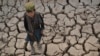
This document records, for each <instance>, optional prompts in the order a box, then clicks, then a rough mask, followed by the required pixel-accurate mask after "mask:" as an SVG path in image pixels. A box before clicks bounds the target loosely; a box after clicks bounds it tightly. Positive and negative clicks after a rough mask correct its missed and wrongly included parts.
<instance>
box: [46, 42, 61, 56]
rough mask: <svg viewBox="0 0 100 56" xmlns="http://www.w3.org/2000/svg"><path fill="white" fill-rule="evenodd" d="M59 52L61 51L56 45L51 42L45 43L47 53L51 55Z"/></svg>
mask: <svg viewBox="0 0 100 56" xmlns="http://www.w3.org/2000/svg"><path fill="white" fill-rule="evenodd" d="M60 52H61V51H60V49H59V47H58V45H56V44H53V43H51V44H48V45H47V52H46V53H47V54H48V55H51V56H53V55H57V54H58V53H60Z"/></svg>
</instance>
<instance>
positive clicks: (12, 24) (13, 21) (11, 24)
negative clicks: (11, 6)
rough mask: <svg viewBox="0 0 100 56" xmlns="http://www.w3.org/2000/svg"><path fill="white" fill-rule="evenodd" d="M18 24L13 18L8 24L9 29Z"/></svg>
mask: <svg viewBox="0 0 100 56" xmlns="http://www.w3.org/2000/svg"><path fill="white" fill-rule="evenodd" d="M17 22H18V19H17V18H16V17H13V18H11V20H10V21H9V22H8V23H7V25H8V26H9V27H11V26H14V25H15V24H16V23H17Z"/></svg>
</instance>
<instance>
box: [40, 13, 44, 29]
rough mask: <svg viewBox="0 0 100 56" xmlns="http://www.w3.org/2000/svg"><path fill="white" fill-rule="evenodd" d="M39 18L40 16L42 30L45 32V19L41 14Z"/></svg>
mask: <svg viewBox="0 0 100 56" xmlns="http://www.w3.org/2000/svg"><path fill="white" fill-rule="evenodd" d="M39 16H40V21H41V23H40V25H41V30H43V29H44V20H43V17H42V16H41V15H40V14H39Z"/></svg>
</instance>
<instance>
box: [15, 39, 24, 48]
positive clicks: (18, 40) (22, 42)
mask: <svg viewBox="0 0 100 56" xmlns="http://www.w3.org/2000/svg"><path fill="white" fill-rule="evenodd" d="M24 43H25V40H24V39H17V43H16V47H17V48H24Z"/></svg>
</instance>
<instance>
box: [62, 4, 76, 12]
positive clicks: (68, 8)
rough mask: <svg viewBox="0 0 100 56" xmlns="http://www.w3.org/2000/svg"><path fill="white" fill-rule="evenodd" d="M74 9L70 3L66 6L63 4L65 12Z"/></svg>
mask: <svg viewBox="0 0 100 56" xmlns="http://www.w3.org/2000/svg"><path fill="white" fill-rule="evenodd" d="M74 10H75V8H74V7H72V6H71V5H67V6H65V11H64V12H65V13H68V12H70V11H74Z"/></svg>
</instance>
